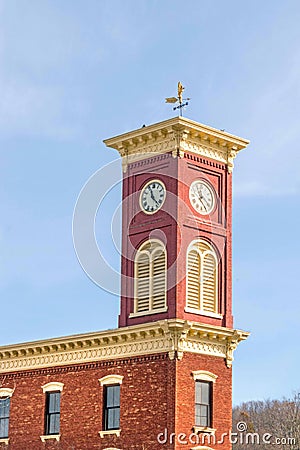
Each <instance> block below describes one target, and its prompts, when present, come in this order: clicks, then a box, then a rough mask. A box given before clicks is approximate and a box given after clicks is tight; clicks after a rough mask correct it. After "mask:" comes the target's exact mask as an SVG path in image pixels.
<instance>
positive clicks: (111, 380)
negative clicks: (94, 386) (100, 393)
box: [98, 375, 124, 386]
mask: <svg viewBox="0 0 300 450" xmlns="http://www.w3.org/2000/svg"><path fill="white" fill-rule="evenodd" d="M123 378H124V377H123V376H122V375H106V376H105V377H102V378H99V380H98V381H99V383H100V385H101V386H106V385H108V384H122V381H123Z"/></svg>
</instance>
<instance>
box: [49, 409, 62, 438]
mask: <svg viewBox="0 0 300 450" xmlns="http://www.w3.org/2000/svg"><path fill="white" fill-rule="evenodd" d="M59 418H60V417H59V414H51V416H50V417H49V433H48V434H59Z"/></svg>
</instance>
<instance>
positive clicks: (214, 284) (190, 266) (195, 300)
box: [186, 240, 219, 314]
mask: <svg viewBox="0 0 300 450" xmlns="http://www.w3.org/2000/svg"><path fill="white" fill-rule="evenodd" d="M186 306H187V308H188V309H193V310H198V311H201V312H204V313H207V314H209V313H212V314H216V313H218V312H219V311H218V259H217V255H216V252H215V250H214V249H213V247H212V246H211V245H210V244H209V243H208V242H206V241H202V240H199V241H195V242H193V243H192V244H191V245H190V246H189V248H188V253H187V302H186Z"/></svg>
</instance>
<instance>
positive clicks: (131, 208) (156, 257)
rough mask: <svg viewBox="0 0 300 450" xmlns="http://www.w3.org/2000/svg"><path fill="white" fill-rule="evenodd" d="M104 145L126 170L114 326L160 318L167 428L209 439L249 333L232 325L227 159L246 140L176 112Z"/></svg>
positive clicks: (220, 427)
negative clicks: (170, 388) (168, 355)
mask: <svg viewBox="0 0 300 450" xmlns="http://www.w3.org/2000/svg"><path fill="white" fill-rule="evenodd" d="M104 142H105V144H106V145H107V146H108V147H113V148H115V149H117V150H118V151H119V153H120V155H121V157H122V161H123V172H124V176H123V226H122V230H123V231H122V233H123V236H122V237H123V239H122V265H121V268H122V292H121V313H120V316H119V326H120V327H127V326H131V325H136V324H147V323H148V324H149V322H150V323H151V322H156V321H166V322H165V323H166V324H168V327H169V329H172V330H173V332H174V333H175V336H176V338H175V339H174V342H173V344H174V348H173V350H174V352H173V355H172V358H173V357H174V360H175V366H176V375H175V380H174V381H175V386H174V389H175V391H174V394H175V404H176V407H175V418H174V420H175V422H174V429H173V430H172V432H175V434H176V436H178V435H179V434H180V433H184V434H185V435H186V436H189V435H190V434H191V433H196V434H197V435H198V436H199V440H201V439H200V438H201V437H203V433H208V434H209V435H211V442H212V441H213V440H214V443H215V444H216V443H217V441H218V440H221V437H220V436H221V435H222V433H226V432H229V430H230V428H231V408H232V406H231V384H232V383H231V364H232V359H233V358H232V350H233V349H234V348H235V347H236V345H237V343H238V342H239V341H240V340H242V339H245V338H246V337H247V333H243V332H240V331H236V330H234V329H233V318H232V287H231V285H232V223H231V216H232V214H231V213H232V169H233V159H234V157H235V156H236V154H237V153H238V151H240V150H241V149H243V148H245V147H246V146H247V144H248V141H246V140H244V139H241V138H239V137H237V136H233V135H231V134H228V133H225V132H223V131H220V130H216V129H214V128H211V127H208V126H205V125H202V124H200V123H197V122H194V121H192V120H189V119H186V118H183V117H176V118H173V119H170V120H166V121H164V122H160V123H157V124H154V125H151V126H148V127H143V128H141V129H139V130H135V131H133V132H130V133H126V134H124V135H121V136H117V137H114V138H112V139H108V140H106V141H104ZM220 357H221V358H220ZM194 439H197V438H195V437H194ZM208 439H209V438H208ZM206 443H207V442H206ZM189 444H190V443H189ZM177 445H179V443H178V442H177ZM183 445H184V444H183ZM220 445H221V446H222V448H223V449H224V448H226V445H227V446H230V444H228V442H227V444H224V443H222V444H220ZM216 446H217V444H216ZM176 448H177V447H176ZM178 448H179V447H178Z"/></svg>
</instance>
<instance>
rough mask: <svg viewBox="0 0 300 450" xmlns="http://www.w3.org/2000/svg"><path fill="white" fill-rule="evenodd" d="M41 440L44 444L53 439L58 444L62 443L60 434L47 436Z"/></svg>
mask: <svg viewBox="0 0 300 450" xmlns="http://www.w3.org/2000/svg"><path fill="white" fill-rule="evenodd" d="M40 438H41V441H42V442H46V441H49V440H51V439H54V440H56V441H57V442H59V441H60V434H46V435H43V436H40Z"/></svg>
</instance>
